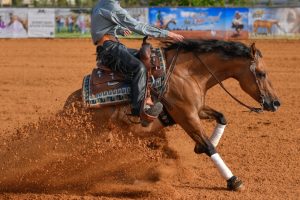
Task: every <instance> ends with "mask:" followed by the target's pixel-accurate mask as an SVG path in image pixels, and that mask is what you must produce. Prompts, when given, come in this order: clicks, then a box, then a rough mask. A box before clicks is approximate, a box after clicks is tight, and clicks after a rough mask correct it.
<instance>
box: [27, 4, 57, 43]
mask: <svg viewBox="0 0 300 200" xmlns="http://www.w3.org/2000/svg"><path fill="white" fill-rule="evenodd" d="M54 19H55V15H54V9H30V10H28V37H38V38H52V37H54V31H55V20H54Z"/></svg>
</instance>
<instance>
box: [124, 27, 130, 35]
mask: <svg viewBox="0 0 300 200" xmlns="http://www.w3.org/2000/svg"><path fill="white" fill-rule="evenodd" d="M123 31H124V36H128V35H130V34H131V33H132V32H131V30H129V29H127V28H126V29H124V30H123Z"/></svg>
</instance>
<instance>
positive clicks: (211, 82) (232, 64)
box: [201, 56, 247, 89]
mask: <svg viewBox="0 0 300 200" xmlns="http://www.w3.org/2000/svg"><path fill="white" fill-rule="evenodd" d="M246 62H247V61H246V60H242V59H241V58H232V59H223V58H221V57H220V56H215V57H214V58H213V57H212V58H211V59H208V60H206V61H204V63H205V64H206V66H207V67H208V68H209V70H210V71H211V72H212V74H211V73H209V72H208V70H207V69H206V67H205V66H203V65H201V68H205V69H206V71H207V74H206V80H207V81H206V89H210V88H211V87H213V86H215V85H217V84H218V82H222V81H224V80H226V79H229V78H234V79H236V80H237V81H238V77H239V74H240V73H241V71H242V70H243V69H245V67H244V65H245V64H246Z"/></svg>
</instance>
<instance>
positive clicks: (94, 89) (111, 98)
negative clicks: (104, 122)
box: [82, 37, 166, 121]
mask: <svg viewBox="0 0 300 200" xmlns="http://www.w3.org/2000/svg"><path fill="white" fill-rule="evenodd" d="M146 40H147V37H145V38H144V39H143V43H142V47H141V48H140V50H139V58H140V60H141V61H142V62H143V63H144V65H145V66H146V68H147V74H148V84H147V91H146V95H145V96H146V97H147V96H149V95H150V88H152V89H153V90H155V91H157V92H159V91H160V89H161V87H162V85H163V81H164V76H165V73H166V64H165V59H164V54H163V51H162V49H161V48H153V47H152V46H151V44H150V43H147V41H146ZM82 97H83V102H84V105H85V107H87V108H101V107H104V106H112V105H118V104H129V103H130V100H131V88H130V83H128V82H127V81H126V80H125V76H124V75H123V74H121V73H119V72H116V71H112V70H111V69H110V68H108V67H107V66H104V65H103V64H101V63H99V62H98V63H97V66H96V67H95V68H94V69H93V71H92V73H91V74H89V75H87V76H85V77H84V79H83V84H82ZM144 117H146V118H147V116H144ZM147 120H148V121H151V120H152V121H153V119H149V118H147Z"/></svg>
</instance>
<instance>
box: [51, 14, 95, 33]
mask: <svg viewBox="0 0 300 200" xmlns="http://www.w3.org/2000/svg"><path fill="white" fill-rule="evenodd" d="M90 13H91V9H87V8H82V9H70V8H59V9H55V37H59V38H82V37H84V38H85V37H90V36H91V34H90V27H91V19H90Z"/></svg>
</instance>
